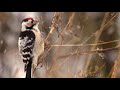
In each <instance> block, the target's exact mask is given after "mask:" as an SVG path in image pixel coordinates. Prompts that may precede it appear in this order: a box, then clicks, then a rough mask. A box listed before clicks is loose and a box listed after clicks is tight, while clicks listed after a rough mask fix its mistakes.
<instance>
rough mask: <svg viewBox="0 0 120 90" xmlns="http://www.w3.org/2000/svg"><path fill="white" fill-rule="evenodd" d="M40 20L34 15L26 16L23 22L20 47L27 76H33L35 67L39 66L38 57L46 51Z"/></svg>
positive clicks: (19, 40) (19, 41)
mask: <svg viewBox="0 0 120 90" xmlns="http://www.w3.org/2000/svg"><path fill="white" fill-rule="evenodd" d="M38 26H39V21H38V20H36V19H34V18H33V17H27V18H24V19H23V20H22V22H21V29H20V35H19V39H18V48H19V54H20V56H21V59H22V61H23V63H24V72H25V73H26V76H25V78H31V77H32V72H33V69H35V68H36V67H37V63H38V59H39V58H40V55H41V54H42V53H43V52H44V40H43V38H42V34H41V31H40V30H39V28H38Z"/></svg>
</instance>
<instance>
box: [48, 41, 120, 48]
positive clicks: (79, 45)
mask: <svg viewBox="0 0 120 90" xmlns="http://www.w3.org/2000/svg"><path fill="white" fill-rule="evenodd" d="M119 41H120V40H113V41H108V42H102V43H97V44H84V45H83V44H77V45H50V46H54V47H85V46H97V45H103V44H110V43H115V42H119Z"/></svg>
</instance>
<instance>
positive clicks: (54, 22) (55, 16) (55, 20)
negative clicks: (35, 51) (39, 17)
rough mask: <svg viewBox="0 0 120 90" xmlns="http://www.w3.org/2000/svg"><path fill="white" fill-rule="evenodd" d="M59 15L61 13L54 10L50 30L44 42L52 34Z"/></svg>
mask: <svg viewBox="0 0 120 90" xmlns="http://www.w3.org/2000/svg"><path fill="white" fill-rule="evenodd" d="M60 15H61V13H60V12H55V14H54V18H53V21H52V25H51V27H50V32H49V34H48V36H47V38H46V40H45V42H47V41H49V40H50V37H51V36H52V34H53V32H54V30H55V28H56V26H57V24H58V21H59V18H60Z"/></svg>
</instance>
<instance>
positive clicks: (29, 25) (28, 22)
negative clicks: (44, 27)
mask: <svg viewBox="0 0 120 90" xmlns="http://www.w3.org/2000/svg"><path fill="white" fill-rule="evenodd" d="M38 24H39V23H38V21H37V20H35V19H33V18H31V17H29V18H25V19H23V21H22V31H25V30H27V29H33V28H34V27H36V26H37V27H38Z"/></svg>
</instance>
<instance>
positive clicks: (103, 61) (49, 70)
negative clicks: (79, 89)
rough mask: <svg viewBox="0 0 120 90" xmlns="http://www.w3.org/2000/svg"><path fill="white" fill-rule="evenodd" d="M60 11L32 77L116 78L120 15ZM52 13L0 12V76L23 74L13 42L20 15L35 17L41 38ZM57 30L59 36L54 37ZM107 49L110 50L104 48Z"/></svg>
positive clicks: (49, 23) (21, 64) (17, 35)
mask: <svg viewBox="0 0 120 90" xmlns="http://www.w3.org/2000/svg"><path fill="white" fill-rule="evenodd" d="M60 13H61V16H60V20H59V22H58V28H57V29H56V30H55V31H54V32H53V33H52V36H51V37H50V44H49V47H51V46H52V48H51V49H50V50H49V51H48V50H46V51H47V54H46V56H45V57H44V65H43V67H41V68H40V69H37V70H36V71H35V73H34V77H37V78H86V77H89V78H111V77H112V78H113V77H114V78H115V77H120V64H119V59H120V58H119V55H120V53H119V37H120V14H119V13H118V12H60ZM54 14H55V12H0V78H24V77H25V73H24V64H23V62H22V60H21V58H20V55H19V52H18V45H17V43H18V37H19V34H20V28H21V21H22V20H23V18H25V17H35V18H38V19H39V21H40V25H39V29H40V31H41V33H42V35H43V38H44V39H45V38H46V37H47V35H48V34H49V31H50V26H51V25H52V23H51V22H52V20H53V17H54ZM57 30H59V32H60V33H61V35H62V36H63V37H61V36H60V37H58V32H57ZM106 42H107V43H106ZM61 43H62V44H61ZM55 45H56V46H55ZM108 48H110V49H109V50H107V49H108ZM97 50H99V51H100V50H101V51H100V52H99V51H97Z"/></svg>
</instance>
